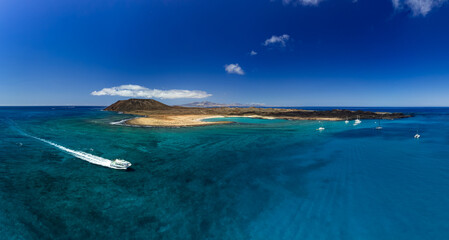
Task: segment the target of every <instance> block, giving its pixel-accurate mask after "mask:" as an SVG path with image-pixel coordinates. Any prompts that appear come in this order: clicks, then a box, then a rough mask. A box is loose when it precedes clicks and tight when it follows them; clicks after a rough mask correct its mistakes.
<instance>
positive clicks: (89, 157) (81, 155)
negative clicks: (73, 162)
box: [30, 136, 112, 167]
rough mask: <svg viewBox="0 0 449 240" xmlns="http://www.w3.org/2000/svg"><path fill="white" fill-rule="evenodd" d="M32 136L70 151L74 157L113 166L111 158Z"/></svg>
mask: <svg viewBox="0 0 449 240" xmlns="http://www.w3.org/2000/svg"><path fill="white" fill-rule="evenodd" d="M30 137H32V138H34V139H37V140H39V141H42V142H44V143H47V144H49V145H51V146H53V147H56V148H58V149H60V150H62V151H64V152H66V153H68V154H70V155H72V156H74V157H77V158H79V159H82V160H84V161H88V162H90V163H93V164H96V165H100V166H104V167H111V163H112V161H111V160H109V159H106V158H102V157H99V156H95V155H92V154H90V153H85V152H81V151H76V150H72V149H69V148H66V147H64V146H61V145H59V144H56V143H54V142H50V141H48V140H45V139H42V138H38V137H34V136H30Z"/></svg>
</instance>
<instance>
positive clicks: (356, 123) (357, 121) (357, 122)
mask: <svg viewBox="0 0 449 240" xmlns="http://www.w3.org/2000/svg"><path fill="white" fill-rule="evenodd" d="M360 123H362V121H360V117H359V116H358V115H357V119H356V120H355V121H354V126H355V125H359V124H360Z"/></svg>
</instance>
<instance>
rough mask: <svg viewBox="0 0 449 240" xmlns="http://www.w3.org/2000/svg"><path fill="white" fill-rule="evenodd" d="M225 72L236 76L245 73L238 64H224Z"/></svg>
mask: <svg viewBox="0 0 449 240" xmlns="http://www.w3.org/2000/svg"><path fill="white" fill-rule="evenodd" d="M225 71H226V72H227V73H229V74H238V75H245V72H244V71H243V69H242V68H241V67H240V66H239V64H238V63H235V64H234V63H233V64H226V65H225Z"/></svg>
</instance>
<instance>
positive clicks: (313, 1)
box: [282, 0, 322, 6]
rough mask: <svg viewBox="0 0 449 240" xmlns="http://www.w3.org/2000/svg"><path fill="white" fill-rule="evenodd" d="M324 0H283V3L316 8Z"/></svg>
mask: <svg viewBox="0 0 449 240" xmlns="http://www.w3.org/2000/svg"><path fill="white" fill-rule="evenodd" d="M321 1H322V0H282V3H284V4H294V5H297V4H300V5H304V6H316V5H318V3H320V2H321Z"/></svg>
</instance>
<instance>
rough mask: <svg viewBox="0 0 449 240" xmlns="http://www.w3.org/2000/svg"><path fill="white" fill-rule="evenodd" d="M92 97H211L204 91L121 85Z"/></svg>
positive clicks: (96, 93)
mask: <svg viewBox="0 0 449 240" xmlns="http://www.w3.org/2000/svg"><path fill="white" fill-rule="evenodd" d="M91 94H92V95H94V96H122V97H138V98H162V99H173V98H206V97H210V96H212V94H208V93H207V92H204V91H198V90H180V89H172V90H159V89H149V88H146V87H142V86H139V85H121V86H118V87H111V88H103V89H101V90H100V91H93V92H92V93H91Z"/></svg>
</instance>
